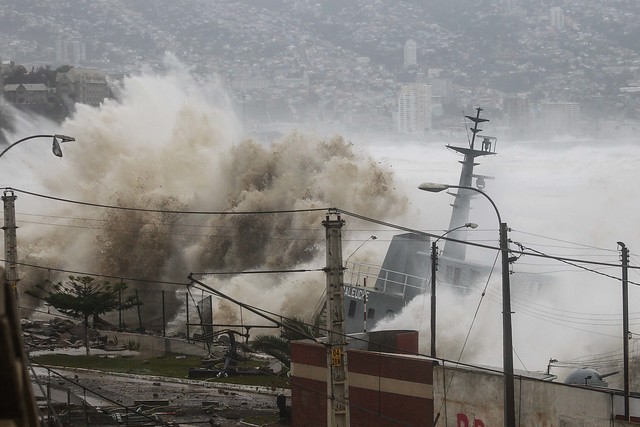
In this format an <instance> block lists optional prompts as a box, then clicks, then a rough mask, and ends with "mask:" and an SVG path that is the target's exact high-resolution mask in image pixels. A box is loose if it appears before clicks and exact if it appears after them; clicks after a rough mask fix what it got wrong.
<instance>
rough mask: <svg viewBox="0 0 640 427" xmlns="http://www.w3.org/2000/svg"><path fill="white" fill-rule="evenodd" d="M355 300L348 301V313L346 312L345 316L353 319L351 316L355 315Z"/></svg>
mask: <svg viewBox="0 0 640 427" xmlns="http://www.w3.org/2000/svg"><path fill="white" fill-rule="evenodd" d="M356 304H357V303H356V300H353V299H352V300H351V301H349V311H347V316H349V317H351V318H353V316H354V315H355V314H356Z"/></svg>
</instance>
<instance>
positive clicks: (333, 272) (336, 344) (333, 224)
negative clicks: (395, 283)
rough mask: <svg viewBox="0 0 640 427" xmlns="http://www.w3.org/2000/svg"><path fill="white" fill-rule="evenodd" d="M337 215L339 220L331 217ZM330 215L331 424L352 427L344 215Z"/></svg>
mask: <svg viewBox="0 0 640 427" xmlns="http://www.w3.org/2000/svg"><path fill="white" fill-rule="evenodd" d="M330 215H335V216H336V218H335V219H330ZM330 215H327V217H326V220H325V221H323V222H322V225H324V227H325V229H326V238H327V266H326V268H325V273H326V277H327V328H328V332H327V338H328V345H327V425H328V426H330V427H348V426H349V423H350V419H349V384H348V381H347V351H346V350H347V339H346V335H345V329H344V319H343V316H344V308H343V307H344V302H343V292H344V291H343V287H342V285H343V282H344V267H343V265H342V226H343V225H344V221H343V220H342V219H340V215H337V214H330Z"/></svg>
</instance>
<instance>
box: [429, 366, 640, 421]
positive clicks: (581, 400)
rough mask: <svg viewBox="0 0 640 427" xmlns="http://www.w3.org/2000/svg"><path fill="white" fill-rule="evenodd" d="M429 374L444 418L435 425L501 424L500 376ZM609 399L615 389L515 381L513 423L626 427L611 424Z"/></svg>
mask: <svg viewBox="0 0 640 427" xmlns="http://www.w3.org/2000/svg"><path fill="white" fill-rule="evenodd" d="M433 375H434V381H433V393H434V396H433V397H434V413H435V414H436V416H438V413H439V414H440V419H441V421H445V419H446V422H441V421H439V422H438V424H439V425H449V426H451V425H453V426H456V427H488V426H499V425H503V408H504V389H503V387H504V385H503V381H502V375H501V374H497V373H495V374H494V373H490V372H483V371H479V370H468V369H455V368H445V369H443V367H442V366H436V367H434V370H433ZM445 384H446V386H447V387H446V408H445ZM615 397H616V399H618V398H619V397H618V396H615ZM613 401H614V394H613V391H611V390H607V389H593V388H586V387H576V386H568V385H565V384H561V383H554V382H548V381H540V380H534V379H530V378H521V377H516V380H515V408H516V422H517V423H518V425H521V426H536V427H600V426H602V427H605V426H606V427H610V426H612V425H613V426H625V425H630V424H627V423H624V422H622V421H613V418H614V415H613V412H614V410H613V408H614V406H613ZM637 401H638V399H632V404H631V405H630V406H631V408H634V407H635V404H636V402H637ZM616 406H618V405H616ZM634 412H635V411H634V410H632V413H631V415H632V416H636V415H637V414H635V413H634ZM636 425H637V424H636Z"/></svg>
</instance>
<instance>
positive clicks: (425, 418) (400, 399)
mask: <svg viewBox="0 0 640 427" xmlns="http://www.w3.org/2000/svg"><path fill="white" fill-rule="evenodd" d="M326 352H327V350H326V348H325V347H324V346H321V345H319V344H314V343H309V342H292V343H291V360H292V363H293V365H294V371H293V375H292V377H291V413H292V421H293V425H294V426H296V427H297V426H325V425H326V424H327V421H326V419H327V384H326V378H325V379H323V380H320V378H316V379H309V378H304V377H301V376H298V375H297V374H296V373H297V372H298V373H300V372H301V371H302V369H299V368H304V367H309V366H310V367H312V368H313V369H314V372H315V373H316V374H317V373H318V372H321V371H319V370H318V368H324V367H326V365H327V353H326ZM347 360H348V362H347V363H348V371H349V373H353V374H362V375H364V376H366V377H367V378H368V379H369V380H371V379H372V378H371V377H374V378H373V380H374V381H373V384H372V385H371V387H369V386H368V387H367V388H360V387H356V386H353V385H352V384H351V383H350V385H349V407H350V416H351V425H352V426H354V427H357V426H362V427H371V426H408V425H409V426H431V425H432V422H433V413H434V411H433V393H431V394H430V395H429V396H428V398H425V397H419V396H412V395H410V394H408V393H407V392H406V390H402V389H399V390H398V393H395V392H388V391H385V390H382V389H381V388H383V386H378V385H376V384H378V382H379V380H378V381H375V379H376V378H378V379H385V378H388V379H391V380H395V381H396V382H394V384H395V385H392V386H390V387H396V385H397V384H400V385H402V384H409V385H411V384H413V383H418V384H420V385H424V384H427V385H432V384H433V364H432V361H431V360H429V359H424V358H415V357H408V356H403V355H398V354H385V353H376V352H369V351H359V350H349V351H348V352H347ZM324 372H325V373H326V371H324ZM397 381H400V382H397ZM387 387H389V386H387ZM394 391H395V389H394Z"/></svg>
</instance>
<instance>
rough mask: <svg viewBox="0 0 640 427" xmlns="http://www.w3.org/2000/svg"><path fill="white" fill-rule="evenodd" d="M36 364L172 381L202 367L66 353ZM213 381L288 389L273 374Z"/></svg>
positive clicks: (184, 360) (185, 361)
mask: <svg viewBox="0 0 640 427" xmlns="http://www.w3.org/2000/svg"><path fill="white" fill-rule="evenodd" d="M32 359H33V360H34V361H35V362H37V363H40V364H42V365H47V366H61V367H65V368H87V369H97V370H100V371H109V372H122V373H126V374H140V375H157V376H162V377H172V378H188V377H189V368H196V367H200V366H202V365H201V363H200V361H201V358H200V357H198V356H175V355H168V356H160V357H144V358H141V357H120V356H118V357H106V356H103V355H98V356H70V355H65V354H50V355H42V356H36V357H33V358H32ZM256 365H257V364H256V362H255V361H248V362H246V364H241V365H239V366H238V367H245V368H249V367H255V366H256ZM208 381H210V382H220V383H231V384H246V385H255V386H265V387H278V388H280V387H284V388H288V387H289V381H288V379H287V378H283V377H277V376H274V375H246V376H242V375H238V376H230V377H228V378H213V379H210V380H208Z"/></svg>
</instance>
